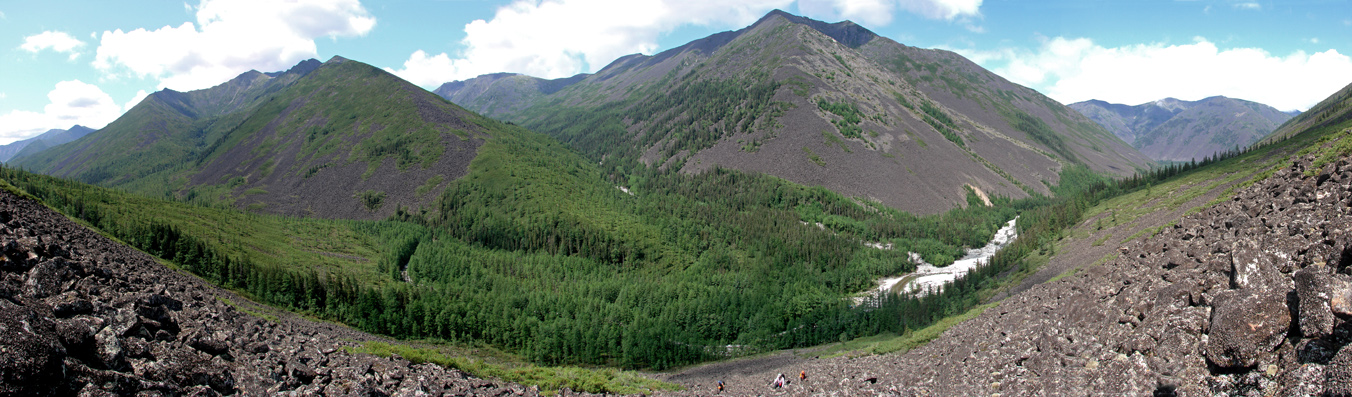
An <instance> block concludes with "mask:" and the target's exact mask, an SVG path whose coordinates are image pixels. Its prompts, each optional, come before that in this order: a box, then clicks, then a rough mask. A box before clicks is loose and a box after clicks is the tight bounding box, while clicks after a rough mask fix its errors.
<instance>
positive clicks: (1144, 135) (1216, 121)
mask: <svg viewBox="0 0 1352 397" xmlns="http://www.w3.org/2000/svg"><path fill="white" fill-rule="evenodd" d="M1070 108H1071V109H1075V110H1076V111H1079V112H1080V113H1083V114H1084V115H1085V116H1087V117H1089V119H1091V120H1094V122H1096V123H1098V124H1099V125H1102V126H1103V127H1104V128H1107V129H1108V130H1109V131H1112V132H1113V134H1114V135H1117V137H1119V138H1122V140H1123V141H1126V142H1127V143H1130V144H1131V145H1132V147H1135V148H1136V149H1137V150H1140V151H1141V153H1145V154H1146V155H1147V156H1150V158H1152V159H1155V160H1167V161H1189V160H1193V159H1198V160H1200V159H1202V158H1204V157H1207V156H1212V155H1214V154H1215V153H1216V152H1221V151H1226V150H1232V149H1236V148H1244V147H1247V146H1249V145H1250V144H1252V143H1254V142H1256V141H1258V140H1259V139H1261V138H1263V137H1264V136H1267V135H1268V134H1269V133H1271V132H1272V131H1273V130H1274V129H1276V128H1277V126H1278V125H1281V124H1282V123H1283V122H1285V121H1286V120H1288V119H1290V118H1291V114H1290V113H1287V112H1282V111H1279V110H1277V109H1275V108H1273V107H1271V106H1267V105H1264V104H1261V103H1257V102H1251V101H1245V100H1241V99H1234V98H1227V97H1224V96H1214V97H1210V98H1205V99H1202V100H1197V101H1182V100H1178V99H1175V98H1165V99H1161V100H1157V101H1153V102H1147V103H1143V104H1140V105H1136V106H1130V105H1122V104H1115V103H1108V102H1104V101H1100V100H1088V101H1084V102H1077V103H1073V104H1071V105H1070Z"/></svg>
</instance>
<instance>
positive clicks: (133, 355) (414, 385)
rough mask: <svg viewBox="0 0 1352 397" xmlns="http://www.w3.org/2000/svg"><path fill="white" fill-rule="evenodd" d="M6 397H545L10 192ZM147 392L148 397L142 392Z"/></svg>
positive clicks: (0, 342) (2, 295)
mask: <svg viewBox="0 0 1352 397" xmlns="http://www.w3.org/2000/svg"><path fill="white" fill-rule="evenodd" d="M0 221H2V222H0V251H2V252H3V255H0V352H3V354H0V356H3V357H4V359H3V360H0V395H76V394H78V395H82V396H83V395H90V396H102V395H133V394H136V395H142V394H144V395H216V394H247V395H276V394H279V393H283V392H296V393H298V394H299V395H319V394H323V395H362V396H366V395H424V394H432V395H440V394H451V395H513V396H515V395H537V394H538V390H536V389H534V388H527V387H524V386H520V385H513V384H505V383H502V382H496V381H490V380H483V379H475V378H472V377H469V376H467V375H466V374H464V373H462V372H460V371H457V370H453V369H445V368H442V367H439V366H436V365H432V364H417V365H414V364H411V363H410V362H408V361H406V360H403V359H400V358H398V357H397V356H396V357H392V358H377V357H374V356H369V355H360V354H349V353H347V352H346V351H344V350H342V347H344V346H357V345H358V344H360V343H361V342H362V341H367V340H374V339H377V338H376V337H373V336H370V335H367V334H364V333H360V332H357V331H353V330H350V329H347V328H344V327H342V326H337V325H333V324H327V323H319V322H314V321H308V320H304V319H300V318H297V317H295V316H293V315H281V316H279V318H277V319H263V318H259V317H256V316H254V315H252V314H248V313H245V312H243V311H242V310H241V309H239V306H236V305H245V306H247V307H252V308H253V309H252V310H255V311H258V310H263V311H266V310H267V309H264V308H260V307H257V306H254V305H252V304H251V303H249V302H248V301H247V300H246V299H245V298H242V297H240V296H237V295H235V294H233V293H231V292H228V291H224V290H221V289H219V288H215V287H213V286H211V285H208V284H207V283H205V282H203V281H201V280H200V279H197V278H196V277H193V276H189V275H185V274H182V273H179V272H177V271H174V270H172V269H169V268H167V267H165V266H164V265H161V264H160V263H157V262H156V260H155V259H154V258H152V257H150V256H148V255H146V254H144V253H141V252H139V251H136V250H133V249H131V248H128V247H126V246H123V245H120V244H118V243H116V242H113V241H111V240H109V239H107V238H105V237H103V236H101V235H99V234H97V233H95V232H93V231H91V230H89V229H86V228H84V227H82V226H79V225H77V224H75V223H74V222H71V221H69V220H67V219H66V218H65V217H63V216H61V215H60V214H57V213H55V212H54V211H51V210H50V209H48V208H46V207H44V206H42V205H40V204H37V203H35V202H33V201H30V200H28V199H24V198H20V197H18V196H16V195H14V194H12V193H10V192H8V191H0ZM138 393H140V394H138Z"/></svg>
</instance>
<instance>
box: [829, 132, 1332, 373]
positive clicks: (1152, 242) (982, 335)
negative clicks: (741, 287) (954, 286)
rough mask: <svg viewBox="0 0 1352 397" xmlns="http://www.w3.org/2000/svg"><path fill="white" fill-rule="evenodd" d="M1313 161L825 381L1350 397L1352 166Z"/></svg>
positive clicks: (1280, 172) (852, 364)
mask: <svg viewBox="0 0 1352 397" xmlns="http://www.w3.org/2000/svg"><path fill="white" fill-rule="evenodd" d="M1313 160H1314V158H1313V157H1306V158H1303V159H1299V160H1296V161H1292V162H1291V163H1290V165H1289V166H1287V167H1284V168H1282V169H1279V170H1277V171H1276V173H1275V174H1274V175H1273V177H1272V178H1269V179H1267V180H1264V181H1260V182H1258V183H1256V184H1254V185H1252V186H1249V187H1247V188H1244V189H1242V190H1240V191H1239V192H1238V193H1237V194H1236V195H1235V196H1234V197H1232V198H1231V200H1229V201H1226V202H1223V203H1221V204H1219V205H1216V206H1214V207H1211V208H1208V209H1206V210H1203V211H1201V212H1200V213H1197V214H1194V215H1191V216H1187V217H1185V218H1183V219H1181V220H1179V221H1178V222H1177V223H1176V224H1174V225H1172V226H1166V227H1164V229H1163V230H1162V231H1161V232H1160V233H1159V234H1158V235H1156V236H1154V237H1151V238H1149V239H1146V240H1143V241H1142V240H1138V241H1137V242H1134V243H1131V244H1130V245H1129V246H1126V247H1122V248H1121V249H1120V251H1121V254H1122V255H1120V256H1118V258H1117V259H1115V260H1112V261H1109V262H1108V263H1106V264H1103V265H1101V266H1091V267H1086V268H1084V269H1082V270H1081V271H1080V272H1079V273H1078V274H1077V275H1076V276H1073V277H1067V278H1065V279H1062V280H1060V281H1057V282H1052V283H1048V284H1043V285H1040V286H1038V287H1035V288H1033V289H1031V290H1029V291H1026V292H1025V293H1023V294H1020V295H1017V296H1014V297H1011V298H1009V299H1006V300H1005V301H1004V302H1002V303H1001V304H1000V305H999V306H997V307H994V308H991V309H989V310H987V311H986V312H985V313H984V314H983V315H981V316H979V317H977V318H975V319H973V320H972V321H968V322H966V323H963V324H960V325H958V326H956V327H954V328H952V329H950V330H949V332H947V333H946V334H945V335H944V336H943V337H941V338H940V339H937V340H935V341H934V342H931V343H930V344H928V345H926V346H924V347H921V348H918V349H916V350H914V351H911V352H909V353H908V354H904V355H884V356H875V357H867V358H862V359H857V360H847V361H845V362H841V363H838V366H839V367H842V368H846V369H849V370H851V371H846V372H851V373H864V372H866V371H869V370H870V369H872V370H873V372H874V373H876V372H878V371H877V370H878V369H880V368H888V369H890V371H888V372H889V375H890V376H880V377H879V380H878V383H879V384H880V387H878V388H877V389H881V390H887V391H889V392H891V391H892V390H895V391H896V393H897V394H902V395H991V394H993V393H999V394H1001V395H1007V396H1008V395H1046V394H1061V395H1147V394H1156V395H1160V394H1163V395H1172V394H1178V395H1194V396H1195V395H1254V396H1257V395H1263V396H1267V395H1349V394H1352V347H1348V346H1347V345H1348V342H1349V341H1352V322H1349V321H1348V320H1349V319H1352V276H1349V273H1352V209H1350V208H1349V206H1352V165H1349V164H1348V162H1347V160H1345V159H1344V160H1340V161H1338V162H1336V163H1334V164H1328V165H1326V166H1324V167H1322V168H1319V169H1314V170H1311V167H1312V166H1313V164H1312V163H1313ZM1307 171H1309V172H1308V174H1307ZM881 386H885V389H884V388H883V387H881Z"/></svg>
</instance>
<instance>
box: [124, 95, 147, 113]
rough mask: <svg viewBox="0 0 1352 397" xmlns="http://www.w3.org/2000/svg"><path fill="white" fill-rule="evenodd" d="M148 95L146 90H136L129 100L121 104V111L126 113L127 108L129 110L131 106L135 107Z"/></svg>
mask: <svg viewBox="0 0 1352 397" xmlns="http://www.w3.org/2000/svg"><path fill="white" fill-rule="evenodd" d="M148 96H150V93H149V92H146V90H136V95H135V96H133V97H132V98H131V100H130V101H127V104H125V105H122V112H123V113H126V112H127V111H128V110H131V108H133V107H136V105H137V104H139V103H141V101H142V100H144V99H146V97H148Z"/></svg>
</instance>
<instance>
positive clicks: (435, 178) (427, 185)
mask: <svg viewBox="0 0 1352 397" xmlns="http://www.w3.org/2000/svg"><path fill="white" fill-rule="evenodd" d="M444 180H446V177H443V176H441V174H436V175H432V177H431V178H427V182H424V183H423V184H422V186H418V188H417V189H414V190H413V194H414V195H415V196H418V197H422V196H423V195H425V194H427V192H430V191H432V189H435V188H436V187H437V186H438V185H441V182H442V181H444Z"/></svg>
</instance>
